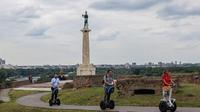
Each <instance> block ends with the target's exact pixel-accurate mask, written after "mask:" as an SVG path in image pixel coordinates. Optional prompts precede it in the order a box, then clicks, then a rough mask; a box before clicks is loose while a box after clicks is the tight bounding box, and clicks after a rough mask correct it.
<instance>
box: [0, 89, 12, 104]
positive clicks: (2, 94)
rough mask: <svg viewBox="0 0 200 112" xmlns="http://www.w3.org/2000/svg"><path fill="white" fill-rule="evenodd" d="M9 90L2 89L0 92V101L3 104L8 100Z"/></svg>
mask: <svg viewBox="0 0 200 112" xmlns="http://www.w3.org/2000/svg"><path fill="white" fill-rule="evenodd" d="M9 91H10V89H2V90H0V100H1V101H3V102H9V101H10V98H9V95H8V93H9Z"/></svg>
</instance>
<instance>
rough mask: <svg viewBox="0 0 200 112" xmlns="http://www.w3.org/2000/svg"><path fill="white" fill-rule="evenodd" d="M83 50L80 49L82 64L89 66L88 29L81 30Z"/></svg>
mask: <svg viewBox="0 0 200 112" xmlns="http://www.w3.org/2000/svg"><path fill="white" fill-rule="evenodd" d="M81 31H82V32H83V48H82V64H83V65H88V64H90V44H89V32H90V31H91V30H90V29H85V28H83V29H82V30H81Z"/></svg>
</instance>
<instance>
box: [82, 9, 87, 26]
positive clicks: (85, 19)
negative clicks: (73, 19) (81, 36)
mask: <svg viewBox="0 0 200 112" xmlns="http://www.w3.org/2000/svg"><path fill="white" fill-rule="evenodd" d="M82 17H83V18H84V28H88V14H87V11H85V14H83V15H82Z"/></svg>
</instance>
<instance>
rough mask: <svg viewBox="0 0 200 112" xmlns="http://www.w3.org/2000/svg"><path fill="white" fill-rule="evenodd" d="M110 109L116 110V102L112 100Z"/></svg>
mask: <svg viewBox="0 0 200 112" xmlns="http://www.w3.org/2000/svg"><path fill="white" fill-rule="evenodd" d="M109 108H110V109H114V108H115V102H114V101H113V100H110V102H109Z"/></svg>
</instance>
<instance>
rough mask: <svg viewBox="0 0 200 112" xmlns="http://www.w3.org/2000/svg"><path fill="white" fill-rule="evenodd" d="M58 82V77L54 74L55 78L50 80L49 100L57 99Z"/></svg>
mask: <svg viewBox="0 0 200 112" xmlns="http://www.w3.org/2000/svg"><path fill="white" fill-rule="evenodd" d="M59 84H60V80H59V78H58V75H57V74H55V76H54V77H53V78H52V79H51V91H52V94H51V99H52V100H53V99H54V98H55V99H57V95H58V88H59Z"/></svg>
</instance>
